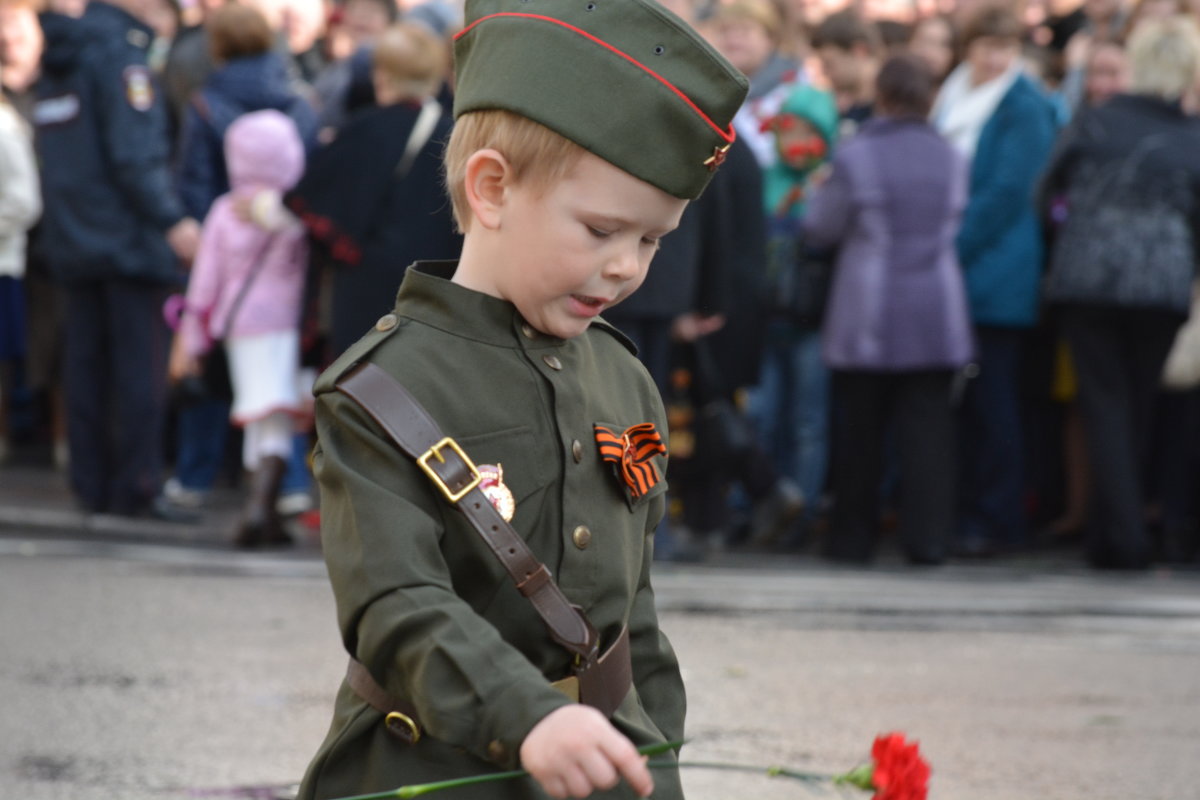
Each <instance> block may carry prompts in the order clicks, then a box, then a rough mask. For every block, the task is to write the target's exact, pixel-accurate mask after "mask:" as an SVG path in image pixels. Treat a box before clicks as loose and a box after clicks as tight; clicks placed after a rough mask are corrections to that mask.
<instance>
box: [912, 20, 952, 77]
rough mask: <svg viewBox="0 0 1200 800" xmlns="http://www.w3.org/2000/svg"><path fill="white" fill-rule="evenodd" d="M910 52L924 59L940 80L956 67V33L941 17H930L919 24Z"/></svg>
mask: <svg viewBox="0 0 1200 800" xmlns="http://www.w3.org/2000/svg"><path fill="white" fill-rule="evenodd" d="M908 49H909V52H911V53H912V54H913V55H915V56H917V57H918V58H920V59H922V60H923V61H924V62H925V63H926V64H928V65H929V68H930V69H931V70H933V75H934V77H935V78H937V79H938V80H941V79H942V78H944V77H946V76H947V75H948V74H950V69H951V67H953V66H954V32H953V31H952V30H950V23H948V22H947V21H946V20H944V19H942V18H941V17H930V18H929V19H926V20H923V21H921V22H919V23H917V27H916V28H915V29H914V30H913V35H912V40H911V41H910V42H909V44H908Z"/></svg>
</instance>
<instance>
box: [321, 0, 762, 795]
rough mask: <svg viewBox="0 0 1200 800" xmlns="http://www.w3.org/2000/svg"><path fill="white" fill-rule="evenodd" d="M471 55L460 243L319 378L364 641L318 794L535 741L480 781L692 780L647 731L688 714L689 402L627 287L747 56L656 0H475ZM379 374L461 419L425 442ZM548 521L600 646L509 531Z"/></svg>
mask: <svg viewBox="0 0 1200 800" xmlns="http://www.w3.org/2000/svg"><path fill="white" fill-rule="evenodd" d="M455 58H456V73H457V90H456V91H457V93H456V98H455V108H454V114H455V117H456V120H457V122H456V125H455V129H454V131H453V133H452V135H451V138H450V141H449V143H448V145H447V152H446V157H445V160H446V171H447V186H448V188H449V190H450V195H451V202H452V205H453V210H454V214H455V217H456V221H457V223H458V224H459V226H460V227H461V228H462V230H463V231H464V234H465V239H464V245H463V250H462V253H461V257H460V258H459V260H457V261H451V262H417V263H416V264H415V265H413V267H412V268H410V269H409V270H408V272H407V273H406V275H405V278H404V280H403V283H402V285H401V287H400V290H399V293H398V295H397V298H396V304H395V307H394V309H393V311H392V312H391V313H389V314H387V315H385V316H383V317H382V318H381V319H380V320H379V322H378V323H377V324H376V326H375V329H374V330H372V331H370V332H368V333H367V335H366V336H364V337H363V338H362V339H361V340H360V341H359V342H357V343H356V344H355V345H353V346H352V347H350V348H349V349H348V350H347V351H346V352H345V353H344V354H343V355H342V356H341V358H339V359H338V360H337V361H336V362H335V363H334V364H333V365H331V366H330V368H329V369H328V370H327V371H326V372H325V373H324V374H323V375H322V377H321V378H320V379H319V380H318V382H317V385H316V388H315V392H316V395H317V400H316V425H317V437H318V439H317V445H316V449H315V453H314V459H313V465H314V471H315V474H316V477H317V479H318V481H319V484H320V490H321V512H322V532H321V533H322V548H323V552H324V555H325V560H326V564H327V566H328V570H329V575H330V579H331V582H332V584H333V590H334V595H335V598H336V602H337V616H338V624H339V628H340V631H341V635H342V641H343V643H344V645H345V648H346V650H347V652H348V653H349V654H350V656H351V658H352V661H351V667H350V670H349V671H348V677H347V679H346V680H345V681H344V682H343V684H342V686H341V688H340V690H339V691H338V695H337V699H336V704H335V709H334V717H333V721H332V724H331V726H330V730H329V733H328V736H327V737H326V739H325V741H324V743H323V744H322V745H321V747H320V749H319V751H318V752H317V754H316V756H315V758H314V759H313V761H312V763H311V764H310V766H309V768H308V771H307V774H306V776H305V778H304V781H303V783H302V785H301V789H300V795H299V796H300V797H301V798H304V800H313V799H315V798H336V797H342V796H348V795H356V794H364V793H369V792H380V791H386V790H389V789H393V788H396V787H398V786H401V785H410V784H415V783H422V782H428V781H435V780H443V779H449V778H455V777H463V776H468V775H474V774H477V773H485V772H488V771H495V770H510V769H514V768H517V767H521V768H524V769H525V770H527V771H528V772H529V773H530V777H528V778H522V779H519V780H514V781H507V782H504V783H497V784H485V785H483V786H475V787H467V788H464V789H461V790H456V792H455V797H456V798H489V800H496V799H497V798H500V799H503V798H543V797H546V796H547V795H548V796H552V797H567V796H573V797H585V796H589V795H592V794H593V793H599V796H602V797H612V798H618V797H634V796H649V795H650V794H651V792H652V791H653V792H654V796H655V797H659V798H682V796H683V792H682V789H681V786H680V782H679V776H678V771H677V770H663V771H656V772H655V774H654V776H653V777H652V776H651V774H650V771H649V770H648V769H647V767H646V766H645V763H644V761H643V759H642V758H641V757H640V756H639V754H638V752H637V749H636V748H639V747H643V746H646V745H653V744H661V743H666V742H673V741H677V740H679V739H681V738H682V737H683V731H684V710H685V698H684V687H683V681H682V679H681V676H680V672H679V665H678V662H677V661H676V658H675V655H674V652H673V650H672V648H671V645H670V643H669V642H668V641H667V638H666V637H665V636H664V635H663V633H662V631H661V630H660V629H659V626H658V620H657V616H656V613H655V608H654V595H653V590H652V588H651V582H650V566H651V561H652V555H653V553H652V545H653V533H654V529H655V527H656V526H657V524H658V522H659V520H660V518H661V517H662V514H663V510H664V492H665V490H666V482H665V471H666V430H667V427H666V420H665V416H664V412H663V407H662V402H661V399H660V397H659V395H658V392H657V390H656V389H655V386H654V383H653V382H652V381H651V379H650V377H649V375H648V374H647V373H646V370H645V369H644V368H643V367H642V366H641V365H640V364H639V362H638V361H637V359H636V358H635V355H634V350H633V347H632V345H631V344H630V343H629V342H628V340H627V339H626V338H625V337H624V336H623V335H622V334H621V333H620V332H619V331H617V330H616V329H615V328H613V327H612V326H610V325H608V324H607V323H605V322H604V321H603V320H602V319H601V317H600V314H601V313H602V312H603V311H604V310H605V309H606V308H609V307H611V306H613V305H615V304H616V303H618V302H620V301H621V300H622V299H624V298H625V297H627V296H628V295H629V294H630V293H632V292H633V291H634V290H635V289H636V288H637V287H638V285H639V284H640V283H641V282H642V280H643V278H644V277H645V275H646V271H647V269H648V267H649V264H650V260H651V257H652V256H653V255H654V252H655V250H656V249H657V247H658V243H659V240H660V239H661V238H662V237H663V236H665V235H667V234H668V233H669V232H670V231H671V230H672V229H673V228H674V227H675V226H676V225H677V224H678V222H679V218H680V216H681V214H682V213H683V210H684V207H685V206H686V204H687V201H688V200H690V199H694V198H695V197H697V196H698V195H699V194H700V192H701V191H702V190H703V189H704V187H705V185H706V184H707V182H708V180H709V178H710V177H711V175H712V173H713V172H714V171H715V170H716V169H717V168H718V167H719V166H720V164H721V162H722V161H723V160H724V156H725V154H726V152H727V151H728V148H729V146H730V145H731V144H732V142H733V139H734V136H735V134H734V131H733V128H732V126H731V121H732V119H733V115H734V113H735V112H736V111H737V109H738V107H739V106H740V104H741V102H742V100H743V98H744V96H745V93H746V89H747V83H746V80H745V78H744V77H743V76H742V75H741V74H740V73H738V72H737V70H735V69H734V68H733V67H731V66H730V65H729V64H728V62H726V61H725V60H724V59H723V58H722V57H721V56H720V55H718V54H717V53H716V51H715V50H713V49H712V48H711V47H710V46H709V45H708V44H707V43H706V42H705V41H704V40H703V39H702V38H700V37H699V36H698V35H697V34H696V33H695V32H693V31H692V30H691V29H690V28H688V27H687V26H686V25H685V24H684V23H683V22H682V21H680V20H679V19H678V18H677V17H675V16H674V15H672V14H670V13H669V12H667V11H666V10H664V9H663V8H662V7H661V6H659V5H657V4H656V3H654V2H652V0H595V1H594V2H588V0H571V2H566V0H468V2H467V6H466V26H465V27H464V29H463V30H462V32H460V33H459V34H458V37H457V39H456V42H455ZM431 255H439V254H431ZM372 371H373V372H372ZM366 374H382V375H384V376H385V378H386V380H384V383H389V382H390V381H391V380H392V379H394V380H395V381H397V382H398V383H400V384H402V385H403V387H404V388H405V389H406V390H407V392H408V393H409V394H410V395H411V396H412V397H413V398H414V399H415V400H416V401H417V403H419V404H420V405H421V406H423V407H424V409H425V410H426V412H427V413H428V415H429V416H430V417H432V418H433V420H434V422H435V423H436V426H437V427H438V429H439V430H438V431H437V435H438V436H442V435H444V436H445V437H448V438H449V439H452V440H453V442H454V444H453V445H450V444H447V443H445V442H444V441H443V443H442V444H438V445H434V446H433V447H430V448H429V449H428V450H426V451H425V454H424V455H423V456H421V458H420V459H417V458H415V457H410V455H406V454H405V450H403V449H401V448H400V447H398V446H397V445H396V444H395V443H394V442H393V440H392V437H391V436H390V434H389V432H388V431H389V428H385V427H383V425H381V422H380V421H379V420H380V419H381V416H380V415H379V414H376V413H374V412H372V411H369V410H368V407H367V404H364V402H363V398H362V396H361V395H360V396H355V392H354V391H351V390H350V388H349V387H350V386H353V385H357V383H356V382H358V381H360V380H361V379H362V377H363V376H364V375H366ZM387 376H390V377H387ZM389 397H392V398H394V395H389ZM382 405H383V406H388V405H391V406H392V411H394V410H395V405H396V404H395V403H392V402H390V401H385V402H384V403H383V404H382ZM384 416H386V414H384ZM407 419H409V418H408V417H405V418H404V419H402V420H401V422H400V423H398V424H397V426H392V427H391V428H390V430H396V429H397V427H398V428H404V427H405V426H406V425H407V422H406V421H405V420H407ZM455 447H457V448H461V451H462V452H463V453H465V454H466V456H467V457H468V458H469V460H470V461H472V462H474V465H477V466H476V468H471V467H469V466H467V467H464V469H465V470H466V471H467V474H468V476H470V477H473V478H476V479H479V480H481V481H482V483H481V484H480V486H479V488H477V489H475V490H474V491H473V492H472V493H471V494H467V495H466V496H465V498H464V499H462V500H461V501H460V500H456V499H451V498H452V497H455V496H456V495H457V492H456V491H450V489H451V488H452V487H451V486H450V484H451V483H452V481H450V480H449V479H441V478H439V479H438V481H444V482H443V483H442V484H441V485H439V482H437V481H435V480H434V479H432V478H431V477H430V475H431V474H432V472H436V471H437V469H438V467H437V464H442V465H443V467H445V464H446V463H452V464H465V463H466V462H465V459H462V458H461V457H460V456H458V455H456V454H455V449H454V448H455ZM418 460H419V461H421V463H418ZM434 461H436V463H434ZM431 464H432V467H431ZM423 467H426V468H431V470H432V472H430V473H427V472H426V470H425V469H424V468H423ZM472 485H473V482H472ZM480 490H482V492H483V494H480ZM464 491H465V490H464ZM484 495H486V496H487V499H489V500H491V501H492V504H493V505H494V506H495V511H494V512H493V511H492V508H491V507H490V506H488V505H487V501H486V500H482V501H481V502H482V503H483V506H484V509H483V510H482V511H480V506H479V505H478V502H480V501H473V500H472V497H476V498H481V497H483V496H484ZM460 503H462V504H464V505H466V504H470V503H475V505H474V511H471V510H470V509H469V508H467V507H464V505H460ZM480 514H483V515H484V516H485V517H486V516H487V515H488V514H491V515H492V517H494V518H495V522H494V524H492V525H491V533H490V534H486V535H488V536H490V537H500V538H499V539H497V541H506V540H504V539H503V532H502V531H501V530H500V529H501V528H502V527H503V525H502V524H501V523H500V518H506V519H508V520H509V521H510V522H509V524H510V525H511V528H512V529H513V530H514V531H515V537H514V538H513V539H512V540H511V544H512V546H511V547H509V546H508V544H504V546H503V547H498V548H493V547H492V546H491V545H489V543H488V541H486V540H485V536H484V535H481V533H480V532H478V531H477V528H476V527H475V526H474V525H473V523H472V522H471V520H472V519H474V518H476V517H478V516H479V515H480ZM473 515H474V516H473ZM492 517H487V518H488V519H491V518H492ZM483 528H484V529H486V526H483ZM517 539H519V541H517ZM525 548H527V549H528V551H529V552H530V553H531V555H532V557H533V558H534V559H536V561H537V562H541V564H543V565H545V566H546V567H547V568H548V570H549V574H550V575H552V579H553V581H554V582H555V583H557V586H558V587H559V588H560V589H561V595H562V596H565V600H564V602H563V606H562V607H563V608H566V607H567V606H566V603H569V604H570V605H572V606H574V607H576V609H577V610H578V613H579V614H581V615H582V617H580V616H577V615H576V613H575V612H569V614H568V615H569V616H571V617H574V621H576V622H578V621H579V620H580V619H582V618H583V617H586V620H587V625H589V626H590V628H589V629H590V630H594V633H595V636H594V637H590V638H589V641H593V642H594V644H595V649H594V651H593V654H592V655H588V656H586V657H582V656H579V655H578V654H577V655H576V656H572V653H571V652H570V651H569V650H568V649H567V648H565V647H564V646H563V645H561V644H560V642H559V641H556V638H555V636H552V635H551V629H555V628H554V625H553V624H552V623H551V622H549V621H548V618H549V617H550V616H553V614H550V613H548V612H547V611H546V609H545V608H543V607H542V605H541V604H540V603H539V605H538V606H537V607H535V605H534V603H533V602H531V600H530V599H527V598H526V596H523V592H525V593H529V594H530V595H532V597H533V598H534V599H536V598H537V597H541V596H542V594H541V592H542V588H544V586H545V584H544V583H538V581H540V580H541V579H540V578H538V575H539V574H541V573H536V572H526V575H525V578H524V579H523V580H521V579H520V578H519V576H514V574H513V573H512V571H511V570H509V569H508V568H506V566H505V565H504V564H502V562H501V560H500V558H499V557H498V553H499V555H500V557H504V553H503V551H507V552H508V554H509V555H510V556H511V555H512V554H514V553H516V552H517V551H518V550H521V549H525ZM542 577H544V574H543V575H542ZM535 579H537V580H535ZM514 580H518V581H520V582H521V583H522V588H521V589H520V590H518V587H517V586H516V585H514ZM535 583H537V584H538V585H537V586H533V585H532V584H535ZM555 630H557V629H555ZM559 638H560V639H561V638H562V637H559ZM623 645H627V646H623ZM594 653H603V654H604V655H603V656H601V657H600V658H598V659H597V658H594V657H593V655H594ZM580 665H582V666H580ZM597 665H598V666H597ZM593 667H595V668H596V670H597V672H593V673H590V674H592V675H597V674H599V675H603V676H606V677H605V679H604V680H603V681H602V682H601V685H602V686H603V692H600V693H593V690H592V689H589V688H588V684H587V682H586V681H585V677H586V675H587V674H588V673H586V670H588V669H592V668H593ZM581 670H583V671H581ZM573 681H574V688H575V689H577V690H579V692H580V694H579V696H580V697H582V700H583V702H577V701H576V693H575V692H574V691H573V690H572V682H573ZM601 695H603V701H597V699H596V698H598V697H600V696H601ZM672 755H673V753H672Z"/></svg>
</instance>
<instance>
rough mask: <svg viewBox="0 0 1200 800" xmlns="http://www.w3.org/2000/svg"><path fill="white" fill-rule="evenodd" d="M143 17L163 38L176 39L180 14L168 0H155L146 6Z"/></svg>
mask: <svg viewBox="0 0 1200 800" xmlns="http://www.w3.org/2000/svg"><path fill="white" fill-rule="evenodd" d="M143 19H144V20H145V22H146V24H147V25H149V26H150V27H151V28H153V29H154V33H155V34H156V35H158V36H160V37H162V38H163V39H174V38H175V34H176V33H178V32H179V16H178V15H177V14H176V13H175V9H174V8H173V7H172V6H171V4H170V3H168V2H167V0H153V2H149V3H147V4H146V6H145V13H144V14H143Z"/></svg>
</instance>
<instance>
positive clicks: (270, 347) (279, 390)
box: [225, 331, 309, 425]
mask: <svg viewBox="0 0 1200 800" xmlns="http://www.w3.org/2000/svg"><path fill="white" fill-rule="evenodd" d="M225 347H226V354H227V355H228V358H229V379H230V381H231V382H232V383H233V408H232V409H230V412H229V418H230V419H231V420H233V422H234V424H235V425H245V424H246V423H247V422H253V421H254V420H257V419H263V418H264V417H266V416H268V415H270V414H273V413H274V412H276V411H283V412H285V413H288V414H292V415H295V416H304V415H305V414H306V413H307V411H308V406H309V404H308V403H307V402H305V398H304V397H302V395H301V393H300V390H299V386H298V384H299V380H298V378H299V373H300V334H299V333H298V332H297V331H279V332H275V333H260V334H255V335H252V336H231V337H229V339H228V340H227V341H226V342H225Z"/></svg>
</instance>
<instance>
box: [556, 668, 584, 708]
mask: <svg viewBox="0 0 1200 800" xmlns="http://www.w3.org/2000/svg"><path fill="white" fill-rule="evenodd" d="M550 686H551V687H552V688H554V689H557V690H558V691H560V692H562V693H563V694H565V695H566V696H567V699H568V700H570V701H571V702H572V703H578V702H579V678H578V677H577V676H575V675H571V676H568V677H566V678H563V679H562V680H558V681H555V682H554V683H552V684H550Z"/></svg>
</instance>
